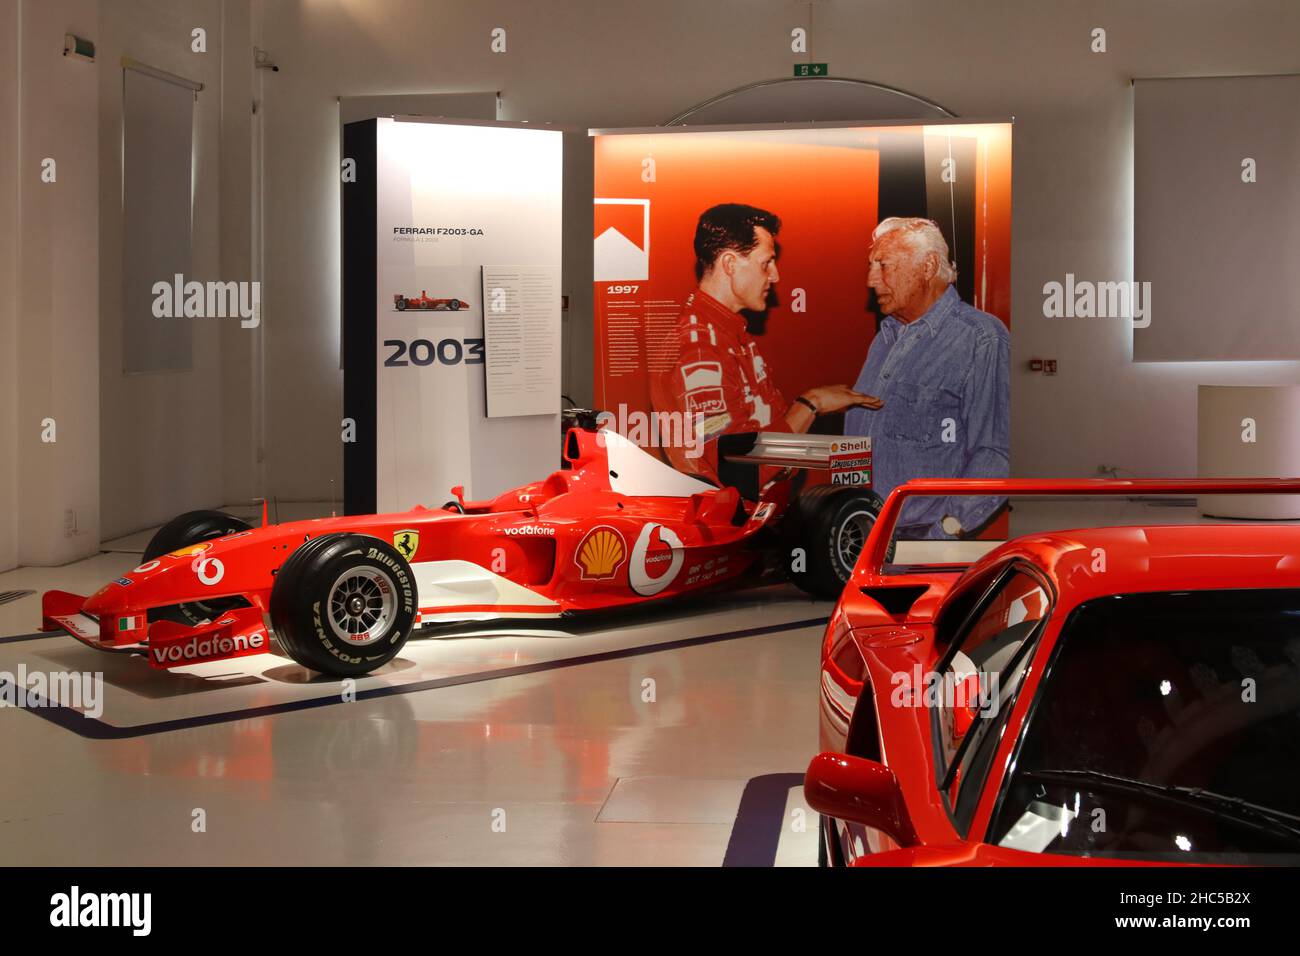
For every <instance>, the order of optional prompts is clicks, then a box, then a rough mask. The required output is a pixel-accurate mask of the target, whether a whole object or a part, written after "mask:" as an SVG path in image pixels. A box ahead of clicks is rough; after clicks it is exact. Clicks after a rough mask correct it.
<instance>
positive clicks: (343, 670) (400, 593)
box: [271, 533, 417, 677]
mask: <svg viewBox="0 0 1300 956" xmlns="http://www.w3.org/2000/svg"><path fill="white" fill-rule="evenodd" d="M416 598H417V594H416V585H415V575H414V574H413V573H412V571H411V566H410V565H409V564H408V563H407V561H406V559H405V558H403V557H402V555H401V554H399V553H398V552H397V549H396V548H394V547H393V546H392V545H391V544H389V543H388V542H387V541H384V540H382V539H380V538H375V537H372V536H370V535H365V534H351V533H342V534H327V535H321V536H320V537H319V538H313V539H311V540H310V541H308V542H307V543H305V544H303V545H302V546H301V547H299V548H298V550H296V551H295V552H294V553H293V554H291V555H290V556H289V559H288V560H287V561H285V563H284V565H283V567H281V568H280V570H279V571H278V572H277V573H276V575H275V584H274V585H273V586H272V588H271V627H272V628H273V629H274V631H275V636H276V639H277V640H278V641H279V643H280V646H281V647H282V648H283V649H284V651H285V653H286V654H288V655H289V656H290V657H291V658H293V659H294V660H295V661H296V662H297V663H299V664H301V665H302V666H303V667H306V668H309V669H311V670H314V671H319V672H320V673H322V674H329V675H331V676H333V677H357V676H360V675H362V674H367V673H369V672H370V671H373V670H375V669H376V668H378V667H382V666H383V665H384V664H386V663H388V662H389V661H390V660H392V659H393V658H394V657H396V656H397V654H398V653H399V652H400V651H401V649H402V647H403V646H404V645H405V644H406V641H407V638H409V637H410V636H411V629H412V628H413V627H414V625H415V614H416Z"/></svg>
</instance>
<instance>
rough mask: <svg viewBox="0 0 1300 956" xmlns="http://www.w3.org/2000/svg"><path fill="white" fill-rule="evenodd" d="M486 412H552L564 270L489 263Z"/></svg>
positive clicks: (555, 406)
mask: <svg viewBox="0 0 1300 956" xmlns="http://www.w3.org/2000/svg"><path fill="white" fill-rule="evenodd" d="M482 294H483V331H484V337H485V339H486V346H487V413H488V417H489V418H498V417H507V416H512V415H553V414H555V413H556V412H558V411H559V395H560V270H559V269H558V268H556V267H554V266H484V267H483V288H482Z"/></svg>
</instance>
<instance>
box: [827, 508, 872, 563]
mask: <svg viewBox="0 0 1300 956" xmlns="http://www.w3.org/2000/svg"><path fill="white" fill-rule="evenodd" d="M875 523H876V516H875V515H874V514H873V513H872V512H870V511H867V510H866V509H865V508H864V509H863V510H861V511H852V512H850V513H849V514H847V515H845V516H844V519H843V520H842V521H841V522H840V526H839V527H838V528H837V529H836V530H835V558H836V560H837V561H838V562H839V567H840V572H841V575H840V576H841V577H843V578H845V579H847V578H848V576H849V575H850V574H851V573H852V572H853V566H854V565H856V564H857V563H858V558H859V557H860V556H861V554H862V546H863V545H864V544H866V542H867V535H868V534H870V533H871V529H872V527H873V526H874V525H875Z"/></svg>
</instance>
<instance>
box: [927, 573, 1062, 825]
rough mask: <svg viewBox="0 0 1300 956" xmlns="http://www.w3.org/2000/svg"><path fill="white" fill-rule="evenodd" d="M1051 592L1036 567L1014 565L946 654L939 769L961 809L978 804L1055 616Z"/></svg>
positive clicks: (938, 703) (938, 697) (939, 702)
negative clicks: (1037, 645) (1036, 648)
mask: <svg viewBox="0 0 1300 956" xmlns="http://www.w3.org/2000/svg"><path fill="white" fill-rule="evenodd" d="M1050 608H1051V596H1050V595H1049V594H1048V592H1047V589H1046V586H1045V585H1044V584H1043V583H1042V582H1041V581H1040V580H1039V579H1038V578H1037V577H1036V576H1034V575H1033V574H1030V573H1029V572H1027V571H1024V570H1021V569H1019V568H1016V569H1013V570H1011V571H1010V572H1008V573H1007V574H1006V575H1005V576H1004V577H1003V578H1002V579H1001V580H1000V581H999V582H998V584H997V585H995V587H994V589H993V590H992V592H991V593H990V594H989V595H988V596H987V597H985V599H984V600H983V602H982V603H981V604H980V606H979V607H978V608H977V609H976V611H975V614H974V617H973V618H972V619H971V620H970V621H969V622H967V623H966V624H965V625H964V626H963V628H962V630H961V631H960V632H959V633H958V634H957V636H956V638H955V639H954V640H953V642H952V644H951V645H950V647H949V649H948V652H947V653H946V654H945V655H944V657H943V659H942V660H941V661H940V665H939V668H938V671H939V673H938V674H937V675H936V678H937V687H936V693H935V694H934V697H935V707H934V714H935V719H936V732H937V737H938V740H937V743H938V757H939V761H938V764H939V771H940V774H941V780H942V781H943V782H944V783H945V784H946V789H947V793H948V797H949V800H950V801H953V803H954V805H959V809H960V811H965V812H959V813H958V816H959V817H960V816H965V817H967V819H969V814H970V813H973V811H974V804H975V802H976V801H977V800H978V794H979V790H980V787H981V786H982V785H983V782H984V779H985V777H986V776H987V774H988V768H989V764H990V762H991V760H992V755H993V751H994V750H995V749H996V744H997V738H998V736H999V732H1000V729H1001V727H1002V726H1003V724H1004V723H1005V719H1006V716H1007V714H1009V712H1010V710H1011V706H1012V705H1013V704H1014V702H1015V696H1016V693H1017V691H1018V690H1019V686H1020V681H1021V678H1022V677H1023V676H1024V672H1025V666H1026V664H1027V662H1028V659H1029V652H1030V650H1031V645H1032V639H1033V637H1034V636H1035V635H1036V634H1037V633H1038V632H1039V630H1040V625H1041V624H1042V623H1043V621H1044V620H1045V619H1046V618H1047V615H1048V612H1049V611H1050Z"/></svg>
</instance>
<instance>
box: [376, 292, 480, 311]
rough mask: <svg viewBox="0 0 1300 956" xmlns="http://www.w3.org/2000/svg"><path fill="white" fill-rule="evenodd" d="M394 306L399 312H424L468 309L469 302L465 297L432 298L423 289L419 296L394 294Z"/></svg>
mask: <svg viewBox="0 0 1300 956" xmlns="http://www.w3.org/2000/svg"><path fill="white" fill-rule="evenodd" d="M393 306H394V308H396V309H397V311H398V312H405V311H407V310H408V309H414V310H416V311H424V312H430V311H433V310H434V309H439V310H445V311H448V312H459V311H460V310H461V309H468V308H469V303H468V302H466V301H465V300H464V299H431V298H429V293H428V292H426V291H425V290H424V289H421V290H420V295H419V297H418V298H411V297H409V296H405V295H402V294H401V293H400V292H399V293H398V294H397V295H395V296H393Z"/></svg>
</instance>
